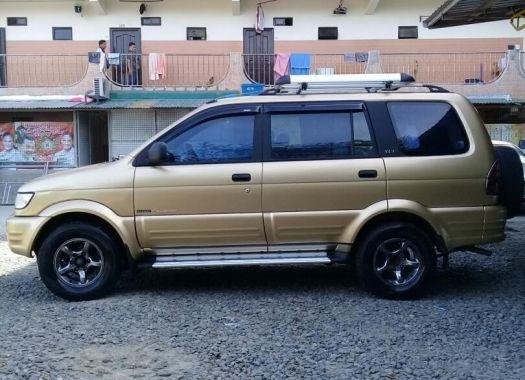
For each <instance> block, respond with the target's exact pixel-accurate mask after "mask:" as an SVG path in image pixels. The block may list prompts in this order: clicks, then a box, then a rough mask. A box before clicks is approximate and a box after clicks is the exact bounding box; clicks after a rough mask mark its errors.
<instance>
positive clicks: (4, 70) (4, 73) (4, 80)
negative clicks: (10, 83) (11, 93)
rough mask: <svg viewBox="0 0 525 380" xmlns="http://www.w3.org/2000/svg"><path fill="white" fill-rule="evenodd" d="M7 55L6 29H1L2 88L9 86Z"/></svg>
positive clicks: (0, 72)
mask: <svg viewBox="0 0 525 380" xmlns="http://www.w3.org/2000/svg"><path fill="white" fill-rule="evenodd" d="M5 54H6V47H5V28H0V87H3V86H7V59H6V56H5Z"/></svg>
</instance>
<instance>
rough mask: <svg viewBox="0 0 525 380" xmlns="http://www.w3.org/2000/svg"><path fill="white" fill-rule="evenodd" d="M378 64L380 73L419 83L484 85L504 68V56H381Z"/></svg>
mask: <svg viewBox="0 0 525 380" xmlns="http://www.w3.org/2000/svg"><path fill="white" fill-rule="evenodd" d="M380 62H381V69H382V70H383V72H403V73H407V74H410V75H412V76H413V77H414V78H415V79H416V81H418V82H422V83H433V84H460V83H487V82H492V81H493V80H495V79H496V78H498V77H499V76H500V75H501V73H502V72H503V70H504V69H505V66H506V53H505V52H476V53H384V54H381V55H380Z"/></svg>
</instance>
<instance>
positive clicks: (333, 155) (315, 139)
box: [270, 112, 376, 160]
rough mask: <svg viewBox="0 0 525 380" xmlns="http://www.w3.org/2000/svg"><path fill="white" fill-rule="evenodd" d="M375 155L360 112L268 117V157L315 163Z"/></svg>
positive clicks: (283, 114)
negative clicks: (269, 151)
mask: <svg viewBox="0 0 525 380" xmlns="http://www.w3.org/2000/svg"><path fill="white" fill-rule="evenodd" d="M375 154H376V150H375V147H374V144H373V142H372V137H371V135H370V130H369V128H368V124H367V121H366V118H365V115H364V113H363V112H352V113H350V112H326V113H282V114H272V115H271V154H270V155H271V158H272V159H274V160H302V159H304V160H315V159H337V158H349V157H370V156H373V155H375Z"/></svg>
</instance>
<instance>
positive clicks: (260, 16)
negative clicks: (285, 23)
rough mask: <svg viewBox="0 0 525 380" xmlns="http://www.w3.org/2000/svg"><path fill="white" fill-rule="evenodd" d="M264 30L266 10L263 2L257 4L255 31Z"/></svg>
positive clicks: (260, 31)
mask: <svg viewBox="0 0 525 380" xmlns="http://www.w3.org/2000/svg"><path fill="white" fill-rule="evenodd" d="M263 30H264V11H263V8H262V5H261V4H257V10H256V11H255V32H256V33H259V34H260V33H262V32H263Z"/></svg>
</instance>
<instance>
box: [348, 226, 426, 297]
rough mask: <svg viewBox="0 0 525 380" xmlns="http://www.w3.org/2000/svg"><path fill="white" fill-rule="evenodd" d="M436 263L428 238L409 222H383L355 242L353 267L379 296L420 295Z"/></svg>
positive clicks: (362, 282) (370, 290) (366, 286)
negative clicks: (356, 244)
mask: <svg viewBox="0 0 525 380" xmlns="http://www.w3.org/2000/svg"><path fill="white" fill-rule="evenodd" d="M403 243H404V244H403ZM396 252H397V253H396ZM403 259H405V260H403ZM435 267H436V256H435V253H434V249H433V244H432V243H431V240H430V238H429V237H428V235H427V234H426V233H425V232H424V231H422V230H420V229H419V228H417V227H415V226H414V225H411V224H407V223H387V224H382V225H380V226H378V227H375V228H374V229H372V230H371V231H369V232H368V233H367V234H366V236H365V237H364V238H363V239H362V240H360V242H359V243H358V247H357V252H356V271H357V276H358V278H359V282H360V283H361V285H362V286H363V287H364V288H365V289H366V290H368V291H369V292H371V293H372V294H374V295H376V296H379V297H382V298H388V299H410V298H415V297H418V296H420V295H421V294H422V293H423V291H424V290H425V288H426V285H427V283H428V280H429V278H430V277H431V275H432V273H433V272H434V270H435ZM397 272H399V275H400V278H401V280H400V278H398V277H397V276H398V273H397Z"/></svg>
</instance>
